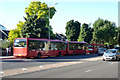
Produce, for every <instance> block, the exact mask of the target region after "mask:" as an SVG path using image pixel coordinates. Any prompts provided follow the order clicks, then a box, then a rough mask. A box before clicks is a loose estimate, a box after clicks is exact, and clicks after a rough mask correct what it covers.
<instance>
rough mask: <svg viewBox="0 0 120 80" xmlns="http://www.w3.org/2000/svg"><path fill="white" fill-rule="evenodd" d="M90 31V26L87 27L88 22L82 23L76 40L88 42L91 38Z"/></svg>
mask: <svg viewBox="0 0 120 80" xmlns="http://www.w3.org/2000/svg"><path fill="white" fill-rule="evenodd" d="M92 32H93V30H92V28H91V27H89V26H88V24H86V23H84V24H83V25H82V27H81V30H80V35H79V38H78V41H79V42H81V41H85V42H88V43H90V41H91V39H92Z"/></svg>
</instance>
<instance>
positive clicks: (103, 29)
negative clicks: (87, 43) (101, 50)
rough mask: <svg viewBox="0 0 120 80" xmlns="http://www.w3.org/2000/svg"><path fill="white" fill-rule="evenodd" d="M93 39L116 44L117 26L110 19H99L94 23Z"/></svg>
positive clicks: (98, 41)
mask: <svg viewBox="0 0 120 80" xmlns="http://www.w3.org/2000/svg"><path fill="white" fill-rule="evenodd" d="M93 29H94V31H93V41H95V42H96V43H105V42H106V43H109V44H112V45H113V44H116V36H117V31H116V30H117V27H116V25H115V23H113V22H110V21H108V20H103V19H100V18H99V19H98V20H97V21H95V23H94V24H93Z"/></svg>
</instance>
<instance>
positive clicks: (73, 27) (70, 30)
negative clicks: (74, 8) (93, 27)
mask: <svg viewBox="0 0 120 80" xmlns="http://www.w3.org/2000/svg"><path fill="white" fill-rule="evenodd" d="M80 25H81V23H79V22H78V21H75V22H74V20H70V21H68V22H67V24H66V32H65V34H66V36H67V39H68V40H69V41H77V39H78V36H79V33H80Z"/></svg>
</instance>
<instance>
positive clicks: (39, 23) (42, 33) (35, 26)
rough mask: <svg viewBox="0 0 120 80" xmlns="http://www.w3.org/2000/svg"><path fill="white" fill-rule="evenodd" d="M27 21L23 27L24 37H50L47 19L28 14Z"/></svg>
mask: <svg viewBox="0 0 120 80" xmlns="http://www.w3.org/2000/svg"><path fill="white" fill-rule="evenodd" d="M27 16H28V17H27V18H25V23H24V25H23V27H22V30H21V34H22V37H26V38H48V28H47V27H45V25H46V21H45V20H44V19H41V18H39V19H37V17H38V16H36V15H32V16H30V15H29V14H27Z"/></svg>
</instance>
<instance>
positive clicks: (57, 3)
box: [49, 3, 58, 39]
mask: <svg viewBox="0 0 120 80" xmlns="http://www.w3.org/2000/svg"><path fill="white" fill-rule="evenodd" d="M57 4H58V3H54V4H53V5H57ZM50 7H51V6H49V39H50Z"/></svg>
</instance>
